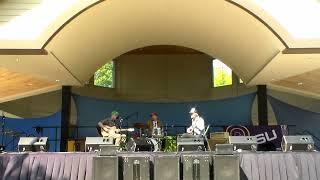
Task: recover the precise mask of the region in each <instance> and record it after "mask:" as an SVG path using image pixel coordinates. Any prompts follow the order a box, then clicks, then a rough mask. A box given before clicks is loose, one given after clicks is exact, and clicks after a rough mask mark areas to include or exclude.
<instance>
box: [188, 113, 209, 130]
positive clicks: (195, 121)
mask: <svg viewBox="0 0 320 180" xmlns="http://www.w3.org/2000/svg"><path fill="white" fill-rule="evenodd" d="M189 113H190V117H191V120H192V124H191V126H190V127H189V128H188V129H187V133H189V134H193V135H201V134H203V132H204V129H205V126H204V120H203V118H202V117H200V116H199V114H198V111H197V109H196V108H191V110H190V112H189Z"/></svg>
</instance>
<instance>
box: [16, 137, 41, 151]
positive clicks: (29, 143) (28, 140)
mask: <svg viewBox="0 0 320 180" xmlns="http://www.w3.org/2000/svg"><path fill="white" fill-rule="evenodd" d="M37 140H38V138H37V137H20V139H19V142H18V150H19V152H32V151H34V148H33V144H34V143H35V142H37Z"/></svg>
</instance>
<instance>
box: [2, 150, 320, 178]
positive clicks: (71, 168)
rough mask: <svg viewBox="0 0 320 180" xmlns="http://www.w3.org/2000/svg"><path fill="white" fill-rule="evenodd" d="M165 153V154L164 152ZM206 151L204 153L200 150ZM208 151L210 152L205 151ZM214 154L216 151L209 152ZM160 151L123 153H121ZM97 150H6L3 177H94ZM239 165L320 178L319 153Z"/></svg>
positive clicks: (257, 158)
mask: <svg viewBox="0 0 320 180" xmlns="http://www.w3.org/2000/svg"><path fill="white" fill-rule="evenodd" d="M161 154H163V153H161ZM201 154H203V152H202V153H201ZM206 154H207V153H206ZM209 154H212V155H213V153H209ZM124 155H133V156H153V157H154V156H157V155H159V153H149V152H143V153H120V154H119V156H124ZM95 156H98V155H97V154H96V153H83V152H82V153H81V152H79V153H26V154H23V153H6V154H1V155H0V166H1V167H0V177H1V179H3V180H16V179H17V180H18V179H19V180H24V179H25V180H29V179H31V180H33V179H45V180H50V179H52V180H91V179H92V162H93V157H95ZM239 157H240V167H241V168H242V171H243V172H244V174H245V175H246V178H242V179H248V180H319V179H320V153H319V152H287V153H283V152H243V153H239Z"/></svg>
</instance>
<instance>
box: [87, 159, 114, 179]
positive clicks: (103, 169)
mask: <svg viewBox="0 0 320 180" xmlns="http://www.w3.org/2000/svg"><path fill="white" fill-rule="evenodd" d="M118 178H119V176H118V157H117V156H109V157H93V180H104V179H110V180H111V179H112V180H118Z"/></svg>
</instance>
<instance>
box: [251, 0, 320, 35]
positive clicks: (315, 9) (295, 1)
mask: <svg viewBox="0 0 320 180" xmlns="http://www.w3.org/2000/svg"><path fill="white" fill-rule="evenodd" d="M253 1H254V2H255V3H256V4H257V5H258V6H260V7H261V8H263V9H264V10H265V11H266V12H267V13H269V14H270V15H271V16H273V17H274V18H275V19H276V20H277V21H278V22H279V23H280V24H281V25H282V26H283V27H284V28H285V29H286V30H287V31H288V32H289V33H290V34H291V35H292V36H293V37H294V38H297V39H318V40H320V23H319V20H320V1H319V0H253Z"/></svg>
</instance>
